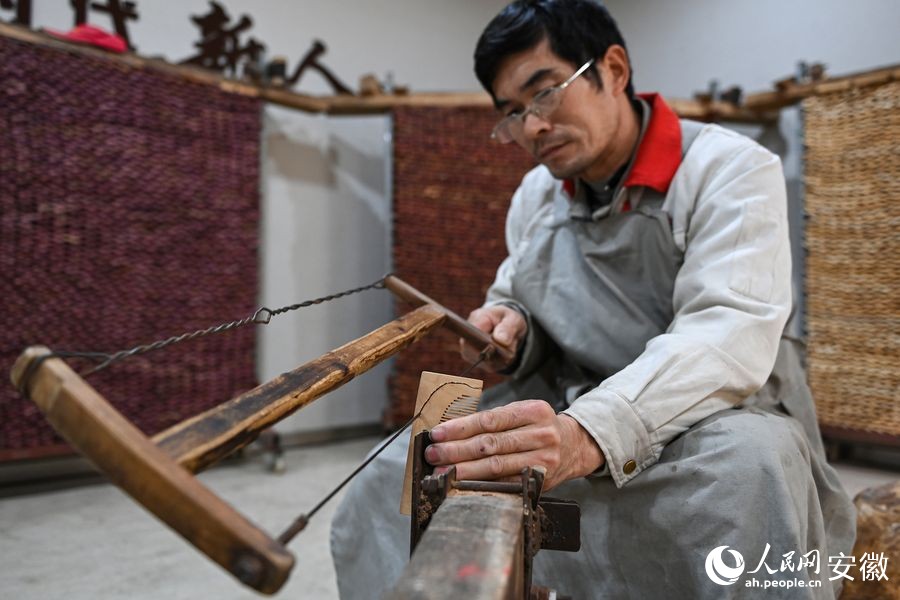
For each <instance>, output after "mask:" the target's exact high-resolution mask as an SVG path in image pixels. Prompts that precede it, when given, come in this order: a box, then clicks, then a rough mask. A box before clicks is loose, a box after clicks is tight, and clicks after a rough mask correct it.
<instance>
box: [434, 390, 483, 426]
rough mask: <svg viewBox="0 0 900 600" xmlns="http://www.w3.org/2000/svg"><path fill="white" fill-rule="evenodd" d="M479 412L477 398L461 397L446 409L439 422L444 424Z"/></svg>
mask: <svg viewBox="0 0 900 600" xmlns="http://www.w3.org/2000/svg"><path fill="white" fill-rule="evenodd" d="M477 410H478V398H475V397H474V396H460V397H459V398H457V399H456V400H454V401H453V402H451V403H450V405H449V406H447V408H445V409H444V412H443V414H441V420H440V421H438V422H439V423H443V422H445V421H449V420H450V419H455V418H457V417H465V416H467V415H472V414H475V412H476V411H477Z"/></svg>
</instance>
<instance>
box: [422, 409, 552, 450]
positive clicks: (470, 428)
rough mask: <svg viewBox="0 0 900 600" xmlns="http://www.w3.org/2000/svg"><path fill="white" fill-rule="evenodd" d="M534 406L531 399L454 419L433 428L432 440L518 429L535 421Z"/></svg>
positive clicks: (460, 437)
mask: <svg viewBox="0 0 900 600" xmlns="http://www.w3.org/2000/svg"><path fill="white" fill-rule="evenodd" d="M542 404H546V403H542ZM548 407H549V405H548ZM534 408H535V407H534V406H532V403H531V402H529V401H524V402H514V403H512V404H509V405H507V406H501V407H499V408H493V409H491V410H485V411H482V412H477V413H475V414H474V415H469V416H467V417H459V418H458V419H452V420H450V421H447V422H446V423H441V424H440V425H438V426H437V427H435V428H434V429H432V430H431V440H432V441H433V442H447V441H452V440H464V439H466V438H469V437H472V436H474V435H478V434H481V433H497V432H498V431H506V430H508V429H516V428H517V427H522V426H523V425H527V424H529V423H534V422H535V420H536V415H535V414H534V413H535V411H534ZM550 410H551V411H552V410H553V409H552V408H551V409H550Z"/></svg>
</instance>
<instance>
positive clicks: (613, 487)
mask: <svg viewBox="0 0 900 600" xmlns="http://www.w3.org/2000/svg"><path fill="white" fill-rule="evenodd" d="M475 69H476V73H477V75H478V77H479V79H480V81H481V83H482V85H483V86H484V87H485V89H486V90H487V91H488V92H489V93H490V94H491V96H492V98H493V99H494V103H495V105H496V107H497V109H498V110H499V111H500V120H499V122H498V124H497V126H496V128H495V129H494V132H493V137H494V138H495V140H496V141H498V142H504V143H505V142H515V143H517V144H518V145H519V146H521V147H522V148H523V149H524V150H526V151H527V152H529V153H530V154H531V155H532V156H533V157H534V158H535V160H536V161H538V162H539V163H540V166H538V167H537V168H535V169H534V170H532V171H531V172H530V173H528V174H527V175H526V176H525V178H524V180H523V181H522V184H521V186H520V188H519V189H518V191H517V192H516V194H515V196H514V197H513V201H512V205H511V207H510V210H509V214H508V218H507V228H506V237H507V245H508V249H509V256H508V257H507V258H506V260H504V262H503V263H502V265H501V266H500V268H499V270H498V272H497V276H496V280H495V281H494V283H493V285H492V286H491V288H490V290H489V292H488V301H487V302H486V304H485V306H483V307H482V308H480V309H477V310H475V311H474V312H473V313H472V314H471V316H470V321H471V322H472V323H474V324H475V325H476V326H477V327H479V328H481V329H482V330H484V331H486V332H488V333H490V334H491V335H492V336H493V338H494V339H495V340H496V341H497V342H498V343H500V344H503V345H507V346H509V347H512V348H516V349H517V350H518V352H517V357H516V360H515V362H514V364H512V365H499V367H500V368H506V369H507V371H508V372H509V373H510V375H511V378H510V380H509V382H508V383H505V384H503V385H501V386H498V387H497V388H494V389H493V390H489V391H488V392H487V393H486V394H485V398H484V400H483V403H482V404H483V406H482V408H484V409H490V410H484V411H483V412H479V413H477V414H475V415H472V416H470V417H464V418H461V419H456V420H453V421H450V422H447V423H445V424H443V425H440V426H438V427H436V428H435V429H434V430H433V431H432V435H431V437H432V440H433V442H434V443H433V444H432V445H431V446H430V447H429V449H428V451H427V453H426V458H427V460H429V462H431V463H432V464H433V465H435V466H436V467H438V468H443V469H446V468H448V467H449V466H450V465H456V467H457V471H458V476H459V477H460V478H462V479H499V478H504V477H509V476H513V475H515V474H516V473H518V472H520V470H521V469H522V468H523V467H525V466H534V465H540V466H543V467H545V468H546V469H547V475H546V486H547V488H549V489H552V488H554V487H555V488H557V489H556V490H555V491H554V495H555V496H558V497H562V498H570V499H574V500H577V501H579V503H580V504H581V507H582V512H583V519H582V525H581V529H582V550H581V551H580V552H579V553H576V554H567V553H554V552H542V553H539V554H538V556H537V559H536V564H535V573H534V580H535V581H536V582H539V583H541V584H542V585H547V586H550V587H553V588H556V589H557V590H559V592H560V593H563V594H568V595H571V596H572V597H574V598H616V599H618V598H722V597H729V598H731V597H734V598H743V597H760V594H764V595H765V597H767V598H770V597H782V596H783V597H790V598H797V597H809V598H833V597H835V594H836V593H837V592H838V591H839V584H838V582H837V581H835V582H830V581H829V575H831V573H830V572H829V569H828V566H827V565H828V557H829V556H833V555H837V554H838V553H839V552H843V553H845V554H849V553H850V552H851V550H852V543H853V537H854V530H855V529H854V518H855V516H854V513H853V509H852V505H851V504H850V502H849V499H848V498H847V496H846V494H845V493H844V491H843V490H842V489H841V486H840V484H839V483H838V481H837V478H836V475H835V473H834V472H833V470H832V469H831V468H830V467H829V466H828V465H827V464H826V462H825V458H824V453H823V451H822V445H821V440H820V438H819V434H818V431H817V428H816V421H815V413H814V408H813V405H812V399H811V396H810V394H809V390H808V388H807V386H806V381H805V374H804V372H803V368H802V364H801V361H800V354H799V351H798V348H797V347H796V346H797V344H796V342H794V341H791V340H788V339H782V334H783V332H784V330H785V325H786V323H787V320H788V317H789V315H790V312H791V285H790V276H791V265H790V249H789V242H788V228H787V217H786V198H785V190H784V178H783V175H782V172H781V165H780V162H779V160H778V158H777V157H776V156H774V155H772V154H771V153H769V152H768V151H766V150H765V149H763V148H762V147H760V146H759V145H757V144H755V143H754V142H752V141H751V140H749V139H747V138H744V137H742V136H739V135H737V134H735V133H733V132H730V131H728V130H725V129H723V128H721V127H718V126H714V125H707V126H703V125H701V124H698V123H692V122H689V121H682V120H679V119H678V118H677V117H676V116H675V114H674V113H673V112H672V111H671V109H670V108H669V107H668V106H667V105H666V104H665V102H664V101H663V99H662V98H661V97H659V96H658V95H649V96H640V97H638V96H635V95H634V93H633V88H632V83H631V67H630V64H629V60H628V54H627V51H626V48H625V43H624V41H623V40H622V37H621V35H620V34H619V32H618V29H617V27H616V25H615V23H614V21H613V20H612V18H611V17H610V16H609V14H608V13H607V12H606V10H605V9H604V8H602V7H600V6H599V5H597V4H595V3H594V2H591V1H590V0H571V1H565V0H533V1H520V2H515V3H513V4H511V5H510V6H508V7H507V8H506V9H504V10H503V11H502V12H501V13H500V14H499V15H498V16H497V17H496V18H495V19H494V20H493V21H492V22H491V23H490V24H489V25H488V27H487V28H486V30H485V32H484V33H483V34H482V36H481V39H480V40H479V42H478V46H477V48H476V51H475ZM475 352H476V349H471V348H465V347H464V348H463V354H464V356H467V357H469V358H472V357H474V354H475ZM384 456H385V458H383V459H382V460H379V461H377V462H376V465H377V466H376V469H377V471H376V472H374V473H371V474H370V475H369V476H368V477H367V478H366V479H365V480H363V481H360V482H358V483H357V484H356V486H355V487H354V489H352V490H351V492H350V493H349V494H348V496H347V498H346V500H345V502H344V504H343V505H342V508H341V510H340V511H339V513H338V515H337V516H336V518H335V521H334V523H335V526H334V529H333V532H332V547H333V552H334V555H335V562H336V566H337V569H338V573H337V574H338V583H339V587H340V589H341V592H342V596H344V597H376V596H378V595H380V593H381V591H382V590H383V589H384V588H383V587H382V586H390V584H391V583H392V581H393V580H394V579H396V576H397V575H398V574H399V572H400V569H401V568H402V563H403V560H404V550H405V548H406V544H405V536H406V533H407V523H406V522H404V521H403V520H401V519H399V518H397V517H395V516H394V515H393V514H391V513H392V512H394V511H395V509H393V505H395V504H396V499H395V497H394V496H396V495H397V492H396V490H394V491H393V492H392V493H390V494H388V495H387V497H386V498H385V505H386V507H385V514H377V515H375V514H373V513H372V512H369V511H370V509H371V507H372V505H373V502H375V500H374V499H375V498H378V497H379V494H384V493H385V492H384V491H379V489H382V490H384V489H386V488H379V487H378V484H377V483H376V481H379V480H380V481H381V482H382V483H383V482H384V481H385V480H391V481H399V479H400V478H402V475H401V474H402V461H403V459H404V457H405V450H404V449H403V448H401V447H399V446H398V448H396V449H389V450H388V451H386V452H385V455H384ZM392 509H393V510H392ZM723 547H727V548H723ZM723 552H725V558H726V559H727V560H723V558H722V553H723ZM729 552H730V553H731V554H730V555H729ZM736 552H737V553H739V554H740V556H741V558H738V555H737V554H735V553H736ZM789 553H791V554H789ZM804 555H805V556H806V563H807V564H805V565H804V564H801V562H800V560H801V556H804ZM729 556H730V558H729ZM816 557H817V558H818V564H817V565H813V564H812V563H813V559H814V558H816ZM357 559H358V560H357ZM367 561H368V562H369V565H370V566H366V567H362V566H361V565H362V564H364V563H365V562H367ZM757 563H758V564H757ZM350 565H353V567H352V572H351V570H350V569H349V567H350ZM345 566H346V567H348V568H345ZM788 567H790V568H788ZM751 578H755V579H758V580H759V584H760V586H762V585H765V582H766V581H771V582H774V584H771V585H779V584H780V585H784V587H772V588H771V589H766V590H765V591H763V590H762V589H761V587H759V588H754V587H750V585H751V583H748V580H749V579H751ZM737 579H740V581H739V582H737ZM801 580H802V583H799V582H800V581H801ZM809 581H812V582H813V584H812V585H813V586H816V585H818V587H803V588H800V586H801V585H803V586H806V585H807V582H809ZM791 582H792V583H793V586H792V587H790V588H789V587H787V586H788V585H789V584H790V583H791Z"/></svg>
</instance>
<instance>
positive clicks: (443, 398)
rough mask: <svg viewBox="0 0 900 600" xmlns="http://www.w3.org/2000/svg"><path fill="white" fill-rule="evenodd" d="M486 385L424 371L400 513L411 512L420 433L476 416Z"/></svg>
mask: <svg viewBox="0 0 900 600" xmlns="http://www.w3.org/2000/svg"><path fill="white" fill-rule="evenodd" d="M483 385H484V384H483V382H482V381H481V380H480V379H469V378H468V377H456V376H453V375H444V374H442V373H432V372H430V371H423V372H422V376H421V378H420V379H419V392H418V394H417V395H416V408H415V412H414V413H413V414H418V413H419V412H420V411H421V414H419V416H418V418H417V419H416V420H415V421H413V424H412V435H410V438H409V449H408V451H407V454H406V475H405V476H404V478H403V495H402V497H401V498H400V513H401V514H404V515H408V514H410V512H411V511H412V467H413V440H414V439H416V436H417V435H418V434H420V433H421V432H423V431H425V430H430V429H433V428H434V427H435V425H437V424H439V423H444V422H446V421H449V420H450V419H455V418H457V417H464V416H466V415H471V414H473V413H474V412H475V411H476V410H477V409H478V402H479V400H480V399H481V389H482V386H483Z"/></svg>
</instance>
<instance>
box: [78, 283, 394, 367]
mask: <svg viewBox="0 0 900 600" xmlns="http://www.w3.org/2000/svg"><path fill="white" fill-rule="evenodd" d="M385 279H387V275H385V276H384V277H382V278H381V279H379V280H378V281H375V282H373V283H370V284H369V285H364V286H361V287H357V288H353V289H350V290H344V291H343V292H337V293H335V294H329V295H327V296H322V297H321V298H315V299H313V300H305V301H303V302H298V303H297V304H291V305H289V306H282V307H281V308H276V309H274V310H273V309H271V308H268V307H265V306H263V307H260V308H259V309H257V310H256V312H255V313H253V314H252V315H250V316H249V317H245V318H243V319H238V320H235V321H230V322H228V323H220V324H219V325H213V326H212V327H207V328H206V329H198V330H197V331H191V332H188V333H182V334H180V335H173V336H171V337H168V338H165V339H162V340H157V341H155V342H151V343H149V344H141V345H139V346H135V347H134V348H129V349H128V350H120V351H118V352H70V351H60V353H64V354H65V356H66V357H71V358H87V359H91V360H101V361H102V362H100V364H98V365H97V366H95V367H93V368H91V369H88V370H86V371H84V372H83V373H81V375H82V376H87V375H90V374H92V373H96V372H97V371H100V370H101V369H105V368H106V367H108V366H109V365H111V364H113V363H115V362H118V361H120V360H123V359H125V358H129V357H131V356H136V355H138V354H144V353H146V352H151V351H153V350H159V349H161V348H165V347H167V346H171V345H173V344H177V343H179V342H183V341H185V340H192V339H194V338H198V337H203V336H205V335H210V334H214V333H222V332H223V331H229V330H231V329H237V328H238V327H243V326H244V325H247V324H249V323H255V324H257V325H268V324H269V322H270V321H271V320H272V317H275V316H277V315H280V314H283V313H286V312H290V311H292V310H297V309H299V308H306V307H308V306H313V305H315V304H322V303H323V302H328V301H330V300H337V299H338V298H343V297H344V296H350V295H352V294H357V293H359V292H364V291H366V290H371V289H383V288H384V280H385Z"/></svg>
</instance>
